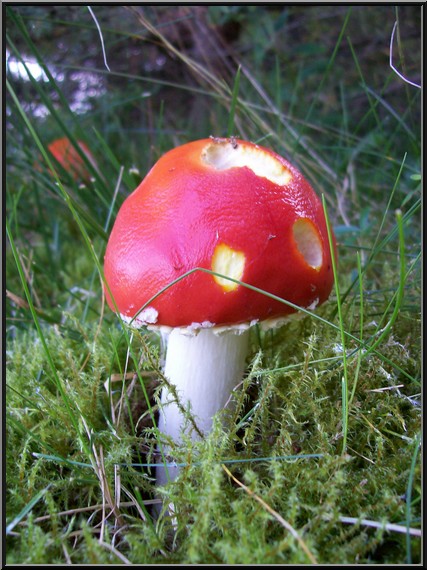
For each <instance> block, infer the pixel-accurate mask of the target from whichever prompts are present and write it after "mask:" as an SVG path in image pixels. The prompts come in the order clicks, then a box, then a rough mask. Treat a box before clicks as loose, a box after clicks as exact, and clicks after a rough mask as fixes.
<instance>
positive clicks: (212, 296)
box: [105, 138, 333, 327]
mask: <svg viewBox="0 0 427 570" xmlns="http://www.w3.org/2000/svg"><path fill="white" fill-rule="evenodd" d="M196 267H202V268H206V269H209V270H212V271H214V272H216V273H219V274H221V275H225V276H228V277H232V278H233V279H236V280H238V281H242V282H244V283H248V284H249V285H253V286H255V287H257V288H259V289H262V290H264V291H267V292H269V293H272V294H274V295H276V296H278V297H280V298H282V299H285V300H288V301H291V302H292V303H294V304H296V305H298V306H301V307H310V308H313V307H314V306H316V305H317V304H320V303H322V302H324V301H325V300H326V299H327V298H328V296H329V293H330V291H331V288H332V284H333V274H332V264H331V255H330V248H329V241H328V234H327V227H326V222H325V216H324V212H323V207H322V203H321V201H320V200H319V198H318V197H317V195H316V194H315V193H314V191H313V189H312V188H311V186H310V184H309V183H308V182H307V180H305V178H304V177H303V176H302V175H301V173H300V172H299V171H298V170H297V169H296V168H295V167H294V166H292V165H291V164H290V163H289V162H288V161H287V160H285V159H284V158H282V157H281V156H279V155H278V154H276V153H274V152H273V151H271V150H268V149H266V148H264V147H261V146H258V145H255V144H253V143H250V142H246V141H242V140H238V139H215V138H213V139H203V140H199V141H195V142H191V143H188V144H184V145H182V146H179V147H177V148H175V149H173V150H171V151H169V152H167V153H166V154H165V155H164V156H162V157H161V158H160V160H159V161H158V162H157V163H156V164H155V165H154V166H153V168H152V169H151V170H150V172H149V173H148V174H147V176H146V178H145V179H144V180H143V181H142V182H141V184H140V185H139V186H138V187H137V189H136V190H135V191H134V192H133V193H132V194H131V195H130V196H129V197H128V198H127V199H126V200H125V202H124V203H123V205H122V206H121V208H120V211H119V213H118V216H117V219H116V221H115V224H114V227H113V230H112V232H111V235H110V239H109V242H108V245H107V250H106V254H105V278H106V281H107V283H108V286H109V288H110V290H111V293H112V295H113V297H114V300H115V302H116V304H117V307H118V309H119V312H120V313H121V315H122V316H123V317H125V318H126V317H127V318H128V319H129V320H130V319H131V318H132V317H134V316H135V315H137V314H138V312H139V311H140V309H141V308H142V307H143V306H144V305H145V304H146V303H147V302H148V301H149V300H150V299H151V298H152V297H153V296H154V295H156V294H157V293H158V292H159V291H160V290H161V289H163V288H164V287H166V286H167V285H169V284H170V283H171V282H172V281H174V280H176V279H177V278H179V277H180V276H182V275H183V274H184V273H186V272H188V271H189V270H191V269H194V268H196ZM106 297H107V302H108V304H109V306H110V308H112V309H113V310H115V308H114V304H113V303H112V300H111V298H110V295H109V294H108V292H106ZM292 312H294V309H292V308H291V307H289V306H288V305H286V304H284V303H281V302H279V301H276V300H272V299H271V298H270V297H268V296H266V295H264V294H261V293H259V292H256V291H253V290H250V289H249V288H247V287H245V286H244V285H239V284H237V283H235V282H233V281H229V280H227V279H223V278H219V277H218V276H213V275H211V274H208V273H205V272H202V271H196V272H194V273H192V274H190V275H188V276H186V277H184V278H183V279H181V280H180V281H178V282H177V283H175V284H174V285H172V286H171V287H169V288H168V289H167V290H166V291H164V292H163V293H161V295H159V296H158V297H157V298H156V299H155V300H154V301H152V302H151V303H150V304H149V306H148V307H146V308H145V311H143V312H142V313H140V314H139V324H147V323H153V324H155V325H156V326H157V325H166V326H170V327H188V326H191V325H195V324H197V323H204V326H213V325H215V326H223V325H236V324H240V323H247V322H251V321H254V320H259V321H263V320H266V319H273V318H278V317H282V316H285V315H288V314H290V313H292Z"/></svg>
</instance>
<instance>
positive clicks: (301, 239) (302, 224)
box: [292, 218, 323, 271]
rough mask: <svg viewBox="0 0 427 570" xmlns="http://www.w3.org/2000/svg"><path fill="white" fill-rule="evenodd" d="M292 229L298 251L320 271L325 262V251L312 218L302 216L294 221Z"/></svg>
mask: <svg viewBox="0 0 427 570" xmlns="http://www.w3.org/2000/svg"><path fill="white" fill-rule="evenodd" d="M292 230H293V235H294V240H295V243H296V246H297V248H298V251H299V252H300V254H301V255H302V256H303V257H304V259H305V261H306V263H307V264H308V265H310V267H312V268H313V269H316V270H317V271H319V270H320V268H321V267H322V263H323V252H322V242H321V240H320V237H319V233H318V231H317V229H316V227H315V226H314V224H313V223H312V222H311V221H310V220H308V219H306V218H301V219H299V220H297V221H296V222H295V223H294V225H293V228H292Z"/></svg>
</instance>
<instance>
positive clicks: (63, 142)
mask: <svg viewBox="0 0 427 570" xmlns="http://www.w3.org/2000/svg"><path fill="white" fill-rule="evenodd" d="M77 144H78V145H79V147H80V149H81V151H82V152H83V153H84V155H85V156H86V158H87V159H88V160H89V162H90V163H91V164H92V166H93V167H94V168H96V162H95V159H94V158H93V156H92V154H91V152H90V150H89V149H88V147H87V145H86V144H85V143H84V142H82V141H77ZM47 148H48V150H49V152H50V153H51V154H52V156H53V157H54V158H55V160H56V161H57V162H59V164H60V165H61V166H62V168H63V169H64V170H66V171H67V172H69V173H70V174H71V176H72V177H73V178H74V180H89V179H90V177H91V174H90V172H89V169H88V168H87V166H86V164H85V162H84V160H83V158H82V157H81V156H80V154H79V153H78V151H77V150H76V148H75V146H74V145H73V144H72V142H71V141H70V139H68V138H67V137H63V138H60V139H56V140H54V141H53V142H52V143H50V144H49V145H48V147H47Z"/></svg>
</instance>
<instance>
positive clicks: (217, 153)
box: [202, 139, 292, 186]
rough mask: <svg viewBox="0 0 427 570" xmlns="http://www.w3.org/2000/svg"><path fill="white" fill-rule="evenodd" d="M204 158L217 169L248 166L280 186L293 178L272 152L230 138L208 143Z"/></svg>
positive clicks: (203, 153)
mask: <svg viewBox="0 0 427 570" xmlns="http://www.w3.org/2000/svg"><path fill="white" fill-rule="evenodd" d="M202 160H203V161H204V162H206V164H209V165H210V166H213V167H214V168H216V170H227V169H229V168H235V167H239V168H242V167H243V166H246V167H247V168H250V169H251V170H252V172H253V173H254V174H256V175H257V176H261V177H263V178H267V180H270V181H271V182H273V183H274V184H279V185H280V186H285V185H286V184H289V182H290V181H291V180H292V174H291V173H290V172H289V170H288V169H287V168H285V167H284V166H283V164H282V163H281V162H280V161H279V160H277V158H275V157H274V156H272V155H271V154H270V153H268V152H266V151H265V150H263V149H261V148H258V147H253V146H249V145H244V144H238V143H236V142H234V144H233V141H230V140H229V139H220V140H215V141H214V142H212V143H211V144H208V145H207V146H206V147H205V148H204V149H203V151H202Z"/></svg>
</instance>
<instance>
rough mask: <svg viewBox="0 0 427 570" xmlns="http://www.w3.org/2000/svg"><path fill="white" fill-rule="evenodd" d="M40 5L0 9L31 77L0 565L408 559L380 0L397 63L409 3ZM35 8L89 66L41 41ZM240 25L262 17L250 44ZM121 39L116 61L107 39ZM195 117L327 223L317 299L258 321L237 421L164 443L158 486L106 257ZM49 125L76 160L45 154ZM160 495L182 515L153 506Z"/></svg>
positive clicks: (413, 235) (408, 484)
mask: <svg viewBox="0 0 427 570" xmlns="http://www.w3.org/2000/svg"><path fill="white" fill-rule="evenodd" d="M57 10H58V11H57V12H55V11H53V12H52V13H50V12H49V11H48V9H47V7H40V8H38V9H35V10H31V9H22V8H21V7H18V6H8V7H7V8H6V24H7V48H8V50H9V52H10V54H11V56H13V58H14V59H15V60H16V61H17V62H20V63H21V65H22V66H23V67H22V69H25V72H26V74H27V77H28V80H26V81H22V80H18V79H17V78H16V77H15V76H14V75H13V74H12V73H11V72H9V73H8V74H7V99H6V118H7V124H6V127H5V130H6V143H7V145H6V187H5V194H6V200H5V203H6V237H7V243H6V251H5V269H6V295H7V297H6V299H7V304H6V329H5V332H6V339H5V346H6V354H5V357H6V386H5V392H6V425H5V434H6V449H5V466H6V483H7V489H6V523H7V524H6V529H5V530H6V560H7V562H8V563H9V564H11V563H19V564H22V563H24V564H63V563H71V564H85V563H86V564H116V563H124V564H126V563H134V564H135V563H138V564H159V563H163V564H186V563H187V564H189V563H198V564H200V563H208V564H251V565H252V564H294V565H296V564H307V563H316V562H317V563H324V564H341V565H342V564H355V563H362V564H363V563H388V564H401V563H419V562H420V560H421V544H420V542H421V541H420V517H421V484H420V471H421V466H420V453H419V452H420V433H421V432H420V415H421V413H420V401H421V398H420V391H421V384H420V374H421V357H420V354H421V342H420V292H421V268H420V260H421V239H420V232H421V222H420V210H421V196H420V176H419V174H420V171H421V166H420V154H421V145H420V136H419V120H420V93H419V90H417V88H416V87H414V86H412V85H409V84H405V82H404V81H403V80H402V78H401V77H399V76H397V75H396V74H395V73H394V71H393V70H392V69H390V67H389V66H388V56H387V57H383V56H382V54H383V53H385V51H386V48H387V47H388V45H389V43H388V42H389V34H388V31H387V30H385V29H384V22H387V25H390V33H391V30H392V28H393V24H394V21H395V19H397V21H398V25H399V26H401V27H402V29H401V30H400V33H399V34H398V35H397V37H396V39H397V45H396V50H397V51H396V53H395V54H394V63H395V65H399V68H401V69H402V71H403V72H404V74H405V75H407V76H408V77H409V75H411V77H412V74H413V73H414V72H416V69H417V68H416V65H417V64H419V61H418V60H417V59H416V58H414V49H413V48H414V45H415V44H414V42H416V39H417V38H418V37H419V35H418V33H416V34H415V40H414V39H413V38H412V37H410V36H409V39H408V38H405V32H406V33H407V34H409V31H410V29H411V26H410V25H409V24H408V22H410V24H411V25H412V26H415V27H416V26H417V25H419V21H418V19H417V18H418V15H417V11H416V10H415V8H414V7H409V8H404V7H403V6H401V7H399V10H398V11H397V13H396V12H395V10H394V9H393V8H392V7H369V8H368V7H358V6H353V7H350V8H343V7H341V8H339V7H334V8H332V7H328V11H327V12H326V13H325V15H323V16H322V18H318V16H316V17H315V10H316V9H315V8H314V7H304V8H303V7H302V6H301V7H283V6H282V7H277V8H271V7H270V8H266V7H260V6H258V7H255V6H253V7H242V6H240V7H239V6H222V7H220V6H211V7H197V9H196V10H195V11H192V10H191V9H190V7H187V8H186V7H183V6H179V7H174V8H172V7H161V6H159V7H154V6H152V7H135V6H130V7H124V6H116V7H109V8H108V9H107V7H101V6H98V5H97V6H94V7H93V15H94V16H95V18H96V21H97V23H98V25H99V29H98V26H97V25H96V23H95V21H94V19H93V18H92V17H91V15H90V14H89V12H88V11H87V8H86V7H84V6H80V7H77V6H76V7H73V8H68V7H62V8H57ZM111 10H112V11H111ZM405 26H406V27H405ZM44 28H45V29H46V30H47V35H49V30H51V31H52V30H54V31H55V32H56V33H57V35H58V37H61V35H62V37H63V38H64V41H66V42H67V41H68V42H69V39H67V38H68V34H72V35H73V37H74V38H76V39H75V41H79V40H80V41H81V42H82V44H83V45H88V46H90V47H91V48H93V50H95V52H96V53H98V55H97V58H96V59H97V60H98V62H99V65H98V66H97V65H95V64H93V62H92V59H94V58H93V56H92V55H91V54H90V53H89V52H88V53H86V52H84V51H82V50H79V49H74V50H73V51H72V52H70V53H72V55H68V56H66V57H65V58H62V61H61V58H59V56H57V54H54V53H52V45H53V43H51V42H50V41H48V40H46V34H43V29H44ZM236 29H237V30H239V36H238V39H237V40H235V41H234V42H232V41H231V40H228V41H227V42H226V41H225V40H224V34H225V33H226V31H227V30H229V31H228V33H231V32H232V31H233V30H236ZM99 30H100V32H101V34H102V38H103V44H104V47H105V55H106V58H107V61H108V66H109V68H110V70H108V69H106V67H105V65H104V54H103V53H102V47H101V42H100V36H99V33H100V32H99ZM177 30H178V32H179V33H177ZM230 30H231V31H230ZM254 30H258V32H257V33H258V34H261V35H262V34H265V38H269V40H268V41H265V43H264V44H259V45H258V46H257V49H256V50H255V49H252V48H251V46H252V45H253V43H254V42H255V43H256V41H258V40H256V37H257V38H258V37H261V36H260V35H255V34H254ZM220 32H221V33H220ZM184 34H186V35H185V37H186V38H187V43H184V42H181V39H182V38H183V37H184ZM203 34H205V35H203ZM375 34H377V36H375ZM263 37H264V36H263ZM188 38H189V39H188ZM376 38H377V39H376ZM201 40H203V42H204V44H205V45H202V44H201V43H200V42H201ZM270 40H271V41H270ZM75 41H74V42H71V43H70V44H69V45H70V46H73V45H74V44H75ZM188 42H190V44H191V49H190V48H189V45H188ZM203 42H202V43H203ZM251 42H252V43H251ZM378 43H381V46H382V48H381V49H379V48H378V45H377V44H378ZM123 45H124V46H126V49H128V46H129V50H130V46H132V48H133V49H135V50H137V52H138V58H139V59H137V63H136V64H135V63H134V61H133V60H132V58H131V51H126V50H125V53H127V54H128V56H129V57H128V58H127V59H126V62H125V63H123V62H122V61H118V59H117V58H115V57H114V56H113V55H112V51H111V52H109V50H110V49H111V50H112V46H116V48H117V49H119V48H120V46H123ZM372 50H374V51H372ZM209 54H210V55H211V58H209V57H208V55H209ZM87 59H88V60H89V63H90V65H87V61H86V60H87ZM31 61H33V62H37V63H38V65H39V66H40V68H41V69H43V71H44V73H45V80H44V81H42V80H40V78H38V77H37V76H36V74H35V72H34V71H33V70H34V68H33V67H32V66H31V65H30V62H31ZM144 61H145V62H151V63H152V64H153V65H155V62H156V61H159V62H163V63H162V65H161V66H160V67H161V69H160V70H157V71H156V70H154V71H150V69H149V68H148V67H147V66H146V67H145V69H144V68H143V66H142V62H144ZM138 62H140V63H141V67H140V68H138V65H139V64H138ZM159 65H160V64H159ZM127 66H128V67H129V69H128V68H127ZM76 71H79V72H81V73H82V76H83V77H84V76H85V74H87V75H89V74H93V73H95V74H96V76H97V77H98V78H99V80H100V81H101V80H102V81H103V82H104V83H105V86H106V89H105V92H104V94H101V95H98V96H97V97H96V98H95V99H93V100H92V101H91V107H90V109H89V110H87V111H86V112H85V113H81V112H76V111H73V110H72V108H71V107H72V95H71V92H70V91H69V89H68V88H69V85H70V84H69V83H68V82H67V81H68V80H62V79H61V78H60V77H61V76H60V73H59V72H62V73H64V76H65V77H67V78H68V77H70V76H71V74H72V73H74V72H76ZM141 89H142V90H143V93H142V94H141ZM145 93H149V95H146V94H145ZM36 103H37V105H39V106H40V108H41V107H42V108H44V113H45V115H44V116H43V117H39V116H38V115H37V112H36V111H37V109H38V108H39V107H38V106H37V105H35V104H36ZM135 125H137V127H138V128H137V129H136V130H135ZM138 129H139V130H138ZM209 135H216V136H231V135H238V136H241V137H243V138H248V139H250V140H253V141H255V142H258V143H261V144H263V145H265V146H271V147H272V148H273V149H274V150H276V151H277V152H279V153H281V154H283V155H284V156H286V157H288V158H290V159H291V160H292V161H293V162H295V163H296V165H297V166H298V167H299V168H300V169H301V170H302V171H303V173H304V174H305V175H306V176H307V178H308V179H309V180H310V182H311V183H312V185H313V187H314V188H315V189H316V191H317V192H318V194H319V196H320V195H322V196H323V200H324V208H325V211H326V212H327V218H328V225H329V228H330V229H332V230H333V231H334V233H335V235H336V237H337V241H338V256H337V258H336V259H335V258H334V276H335V287H334V291H333V293H332V294H331V297H330V299H329V301H328V302H327V303H325V304H324V305H323V306H322V307H320V308H319V309H318V310H317V311H316V312H315V313H312V312H310V311H307V310H301V311H299V314H300V318H299V319H294V320H290V321H289V323H288V324H287V325H285V326H284V327H282V328H281V329H279V330H274V331H266V332H264V331H262V330H261V329H260V328H254V330H253V331H252V337H251V354H250V358H249V359H248V363H247V373H246V376H245V378H244V380H243V383H242V385H241V386H240V387H239V390H238V391H237V392H236V395H235V398H236V407H235V412H234V421H233V422H232V425H231V426H230V428H229V429H227V430H225V429H224V428H223V427H222V424H221V423H220V422H219V421H218V422H215V423H214V429H213V430H212V432H211V433H210V434H209V435H208V436H207V437H206V438H205V439H203V440H202V441H200V442H198V443H197V444H194V443H192V442H190V441H187V440H185V441H183V442H182V444H180V445H176V446H175V447H174V448H173V450H172V451H173V460H174V461H175V462H176V463H177V464H179V465H181V466H182V470H181V473H180V476H179V478H178V479H177V480H176V481H174V482H173V483H171V484H170V485H168V486H166V487H165V488H163V489H157V490H156V489H155V486H154V480H155V473H154V466H155V464H156V462H157V461H158V455H159V447H158V446H159V442H160V441H161V438H160V434H159V432H158V429H157V424H156V418H157V406H158V396H159V391H160V389H161V387H162V385H163V384H164V383H165V382H167V379H165V378H164V377H163V375H162V357H163V355H162V346H161V343H160V342H159V339H158V338H157V336H156V335H155V334H154V333H152V332H150V331H148V330H145V329H141V330H134V329H133V328H132V327H128V326H127V325H125V324H124V323H123V322H122V321H120V319H118V318H117V317H116V315H115V314H114V312H112V311H110V310H109V309H108V308H106V306H105V297H104V278H103V253H104V251H105V246H106V241H107V238H108V234H109V231H110V229H111V227H112V223H113V220H114V218H115V216H116V214H117V212H118V209H119V207H120V205H121V203H122V201H123V200H124V199H125V197H126V196H127V195H128V194H129V193H130V192H131V191H132V190H133V189H134V188H135V187H136V186H137V184H138V183H139V181H140V180H141V179H142V177H143V176H144V174H145V172H146V171H147V170H148V169H149V168H150V166H151V165H152V164H153V163H154V162H155V160H156V159H157V158H158V157H159V156H161V154H162V153H163V152H164V151H166V150H168V149H169V148H172V147H173V146H176V145H177V144H181V143H184V142H186V141H189V140H193V139H196V138H201V137H206V136H209ZM62 136H66V137H68V138H69V140H70V141H71V143H72V144H73V145H74V147H75V149H76V151H77V152H78V153H79V154H80V155H81V158H82V160H83V161H84V163H85V165H86V167H87V168H88V169H89V171H90V175H91V179H90V181H86V182H85V183H81V182H79V181H76V180H75V179H73V177H72V176H70V174H69V173H67V172H66V171H65V170H64V169H63V168H61V167H60V165H58V164H56V163H54V161H53V160H52V158H51V155H50V153H49V152H48V148H47V147H48V144H49V143H50V142H51V140H52V139H54V138H59V137H62ZM79 140H83V141H84V142H86V143H87V144H88V146H89V147H90V149H91V151H92V153H93V154H94V156H95V158H96V161H97V167H94V165H92V164H91V163H90V161H88V160H87V157H86V156H85V155H84V153H82V151H81V150H80V147H79V146H78V141H79ZM331 239H332V238H331ZM201 270H203V269H201V268H194V271H201ZM203 271H207V270H203ZM181 278H185V276H183V277H181ZM241 285H242V286H245V287H250V288H252V289H255V288H253V287H252V286H250V285H248V284H246V283H242V284H241ZM169 286H173V283H171V284H169ZM258 292H259V294H263V295H270V294H269V293H267V292H265V291H259V290H258ZM270 296H271V295H270ZM280 301H281V302H283V303H288V302H287V301H286V300H285V299H280ZM288 304H289V303H288ZM160 454H161V455H163V451H162V448H161V446H160ZM169 460H170V459H169V458H168V457H166V456H163V461H169ZM161 500H162V501H163V504H164V505H167V504H169V503H173V504H174V505H175V506H176V508H177V512H179V517H178V519H177V520H171V518H170V517H169V516H168V513H167V511H166V510H164V511H163V512H162V513H161V515H160V516H158V517H156V516H154V515H155V512H157V511H156V509H153V506H155V505H158V504H159V502H160V501H161Z"/></svg>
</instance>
